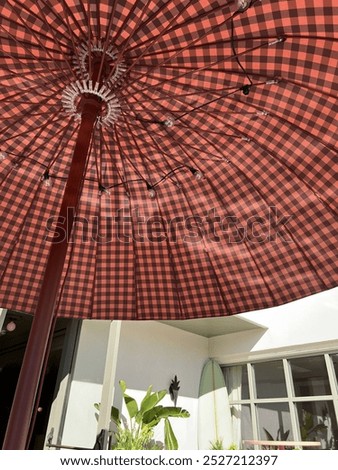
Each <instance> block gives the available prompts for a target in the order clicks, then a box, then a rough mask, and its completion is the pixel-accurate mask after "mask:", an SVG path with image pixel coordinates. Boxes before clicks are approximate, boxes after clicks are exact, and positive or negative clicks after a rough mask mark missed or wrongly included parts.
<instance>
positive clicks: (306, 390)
mask: <svg viewBox="0 0 338 470" xmlns="http://www.w3.org/2000/svg"><path fill="white" fill-rule="evenodd" d="M223 372H224V376H225V381H226V384H227V389H228V393H229V401H230V405H231V411H232V424H233V435H234V440H235V441H236V443H237V445H239V446H240V445H241V443H242V441H243V440H251V439H255V440H274V441H291V440H293V441H317V442H319V443H320V449H338V424H337V422H338V419H337V416H338V386H337V383H338V354H322V355H317V356H311V357H296V358H290V359H278V360H273V361H267V362H256V363H248V364H241V365H236V366H229V367H224V368H223ZM246 448H248V447H247V446H246ZM304 448H306V447H305V446H304ZM308 449H314V447H308ZM317 449H318V448H317Z"/></svg>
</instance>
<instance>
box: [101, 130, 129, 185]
mask: <svg viewBox="0 0 338 470" xmlns="http://www.w3.org/2000/svg"><path fill="white" fill-rule="evenodd" d="M100 132H101V140H102V142H103V145H104V147H105V148H106V151H107V154H108V155H109V157H110V160H111V162H112V165H113V166H114V168H115V170H116V171H117V174H118V176H119V178H120V180H121V183H122V184H123V187H124V189H125V191H126V193H127V194H128V187H127V184H126V176H125V171H124V163H123V159H122V158H121V162H122V167H123V175H122V174H121V173H120V170H119V168H118V166H117V164H116V163H115V161H114V160H113V156H112V154H111V152H110V150H109V147H108V144H107V142H106V140H105V138H104V134H103V130H102V128H101V129H100ZM114 133H115V138H116V144H117V146H118V147H119V150H120V151H121V149H120V145H119V142H118V135H117V133H116V129H115V128H114Z"/></svg>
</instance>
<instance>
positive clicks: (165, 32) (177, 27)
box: [128, 0, 225, 51]
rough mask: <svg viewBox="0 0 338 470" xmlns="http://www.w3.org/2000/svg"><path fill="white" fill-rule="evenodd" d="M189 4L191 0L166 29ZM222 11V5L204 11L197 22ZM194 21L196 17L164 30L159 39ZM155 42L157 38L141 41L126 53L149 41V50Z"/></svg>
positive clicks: (191, 0) (191, 1)
mask: <svg viewBox="0 0 338 470" xmlns="http://www.w3.org/2000/svg"><path fill="white" fill-rule="evenodd" d="M168 3H169V2H167V3H166V4H165V5H167V4H168ZM191 3H193V0H190V1H188V3H187V5H184V7H183V9H182V10H180V12H179V14H178V15H177V16H176V17H175V18H173V19H172V20H171V21H170V23H169V24H168V26H167V28H168V27H169V26H171V24H172V23H175V22H176V19H177V18H178V17H179V16H180V15H181V13H182V12H183V11H185V10H187V8H188V7H189V4H191ZM224 9H225V6H224V5H221V6H219V7H216V8H214V9H212V10H208V11H206V12H204V13H198V16H197V18H198V20H203V19H204V18H207V17H208V16H210V15H211V14H215V13H218V12H222V13H223V10H224ZM156 13H157V12H156ZM153 16H154V17H156V16H155V14H154V15H153ZM195 21H196V17H190V18H189V20H186V21H185V22H184V23H181V24H178V25H176V26H174V27H173V28H172V29H170V30H168V29H166V30H165V31H164V32H162V33H161V36H160V37H161V38H162V37H163V36H164V35H165V34H168V35H169V34H171V33H173V32H174V31H176V30H177V29H182V28H183V27H187V26H188V25H189V24H190V23H192V22H195ZM156 40H157V36H156V39H155V40H154V39H152V38H149V39H146V40H145V41H143V42H140V43H137V44H136V46H135V47H132V48H130V49H128V51H133V50H135V49H138V48H140V47H142V46H144V45H145V44H147V42H150V41H151V44H150V46H147V49H149V48H150V47H151V46H152V45H153V44H154V43H156Z"/></svg>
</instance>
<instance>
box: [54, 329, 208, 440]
mask: <svg viewBox="0 0 338 470" xmlns="http://www.w3.org/2000/svg"><path fill="white" fill-rule="evenodd" d="M109 324H110V322H106V321H93V320H88V321H84V322H83V324H82V328H81V333H80V337H79V343H78V347H77V351H76V358H75V361H74V370H73V373H72V377H71V385H70V392H69V396H68V399H66V400H67V409H66V416H65V421H64V426H63V432H62V445H69V446H79V447H88V448H92V447H93V445H94V443H95V439H96V435H97V432H98V430H97V420H96V418H95V408H94V403H95V402H100V401H101V393H102V384H103V382H104V366H105V361H106V351H107V346H108V333H109ZM207 358H208V341H207V339H206V338H204V337H201V336H198V335H195V334H192V333H189V332H185V331H181V330H178V329H176V328H173V327H171V326H168V325H164V324H161V323H158V322H154V321H146V322H122V325H121V334H120V340H119V349H118V355H117V371H116V378H115V399H114V405H115V406H116V407H118V408H120V409H121V405H122V396H121V392H120V388H119V385H118V382H119V380H121V379H123V380H125V381H126V383H127V387H128V393H129V394H130V395H131V396H133V397H134V398H136V399H137V400H139V401H141V399H142V398H143V396H144V394H145V392H146V390H147V388H148V387H149V385H153V390H154V391H158V390H163V389H166V390H168V388H169V385H170V382H171V380H172V379H173V378H174V376H175V375H177V377H178V380H179V381H180V391H179V397H178V401H177V406H180V407H182V408H185V409H186V410H188V411H189V412H190V413H191V417H190V418H188V419H178V418H177V419H172V420H171V424H172V427H173V429H174V432H175V434H176V437H177V438H178V442H179V446H180V449H194V448H197V399H198V387H199V380H200V375H201V370H202V367H203V365H204V363H205V361H206V360H207ZM161 404H163V405H167V406H172V405H173V403H172V401H171V400H170V398H169V394H168V396H167V397H165V399H164V400H163V401H162V402H161ZM125 412H126V410H124V413H125ZM52 426H53V423H52V422H50V424H49V429H50V428H51V427H52ZM155 437H156V439H158V440H161V441H163V435H162V429H158V430H157V432H156V436H155Z"/></svg>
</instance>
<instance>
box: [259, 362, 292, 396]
mask: <svg viewBox="0 0 338 470" xmlns="http://www.w3.org/2000/svg"><path fill="white" fill-rule="evenodd" d="M254 369H255V378H256V390H257V398H278V397H286V385H285V377H284V369H283V362H282V361H271V362H264V363H258V364H255V365H254Z"/></svg>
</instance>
